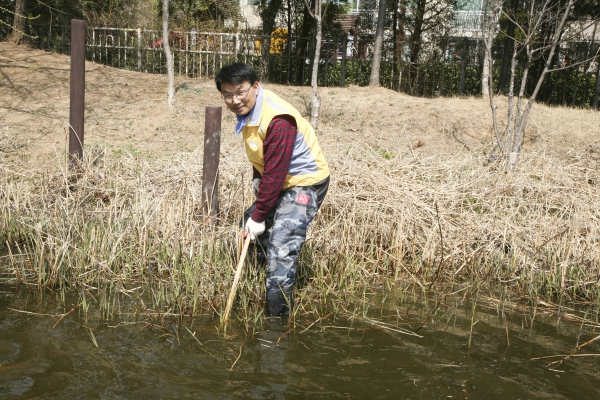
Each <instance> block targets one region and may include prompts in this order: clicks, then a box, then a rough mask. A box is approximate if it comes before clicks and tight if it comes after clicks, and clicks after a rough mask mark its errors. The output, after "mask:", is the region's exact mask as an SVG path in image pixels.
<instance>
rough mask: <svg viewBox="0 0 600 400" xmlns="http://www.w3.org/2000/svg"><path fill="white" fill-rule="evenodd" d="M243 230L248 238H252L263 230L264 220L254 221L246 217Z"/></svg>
mask: <svg viewBox="0 0 600 400" xmlns="http://www.w3.org/2000/svg"><path fill="white" fill-rule="evenodd" d="M244 230H245V232H246V234H248V235H250V240H254V239H256V237H257V236H258V235H260V234H261V233H263V232H264V231H265V222H264V221H263V222H256V221H254V220H253V219H252V218H248V221H247V222H246V227H245V228H244Z"/></svg>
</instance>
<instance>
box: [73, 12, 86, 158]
mask: <svg viewBox="0 0 600 400" xmlns="http://www.w3.org/2000/svg"><path fill="white" fill-rule="evenodd" d="M84 110H85V21H82V20H77V19H72V20H71V105H70V117H69V124H70V126H69V167H70V168H73V167H76V166H77V165H78V163H79V162H81V160H82V159H83V114H84Z"/></svg>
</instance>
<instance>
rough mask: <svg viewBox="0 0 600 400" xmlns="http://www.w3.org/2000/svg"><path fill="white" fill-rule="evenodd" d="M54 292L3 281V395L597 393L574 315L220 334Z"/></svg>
mask: <svg viewBox="0 0 600 400" xmlns="http://www.w3.org/2000/svg"><path fill="white" fill-rule="evenodd" d="M55 297H56V296H55V295H53V294H50V293H48V292H45V293H42V294H40V292H38V291H37V290H35V289H34V290H25V289H24V288H22V287H20V288H17V287H15V286H12V285H8V284H2V285H0V397H1V398H3V399H12V398H14V399H17V398H53V399H54V398H57V399H77V398H101V399H147V398H157V399H179V398H194V399H305V398H310V399H338V398H339V399H467V398H468V399H534V398H539V399H596V398H600V374H599V372H600V357H597V356H595V355H597V354H600V346H599V343H600V340H598V341H593V342H591V343H589V344H586V342H589V341H590V340H593V339H594V338H596V337H597V336H598V335H600V333H598V332H597V328H595V326H596V323H594V322H592V321H589V320H587V321H586V322H582V321H569V320H568V318H566V317H565V316H568V315H572V316H574V315H576V314H577V315H584V314H585V313H584V312H582V313H581V314H578V312H577V311H574V310H572V311H570V313H571V314H569V313H568V312H566V311H563V314H562V317H561V318H559V317H558V314H556V313H555V312H551V311H549V309H548V310H546V312H542V310H541V309H539V310H536V315H535V316H534V315H533V314H532V313H531V312H524V311H519V310H525V309H524V308H522V309H521V308H514V307H513V308H512V309H511V310H510V311H505V312H504V313H503V312H502V308H503V307H501V306H498V304H497V303H496V304H494V303H493V302H491V301H488V302H487V303H486V302H483V301H482V300H480V301H479V304H478V305H477V307H474V306H473V304H472V303H465V302H464V300H462V299H461V298H460V297H457V298H456V299H452V298H446V299H445V301H444V303H443V304H441V305H440V304H436V305H438V307H437V308H434V307H432V306H431V304H430V303H429V302H428V303H427V304H429V305H428V306H427V307H423V306H422V305H419V303H420V302H421V303H422V300H418V299H416V300H415V301H412V302H406V301H405V302H404V303H403V304H398V303H396V304H391V303H392V302H391V301H388V302H383V303H382V304H383V306H382V305H381V304H380V305H379V307H377V310H375V307H371V308H370V309H369V311H368V313H366V314H365V313H364V312H363V311H364V309H363V311H361V313H356V314H350V313H342V312H338V313H337V314H335V315H334V314H333V313H332V314H324V315H322V316H321V318H322V319H320V320H318V319H316V318H314V317H311V318H308V317H306V320H303V319H301V318H299V319H297V320H296V321H295V322H296V324H295V328H294V329H290V328H289V327H288V325H287V324H285V323H282V322H281V321H275V320H271V321H265V322H264V324H263V325H262V326H261V325H260V324H259V326H258V327H257V328H256V332H252V331H249V332H246V330H245V327H244V326H242V325H238V324H236V322H235V320H233V321H232V323H231V325H230V326H229V327H228V328H227V334H226V335H223V331H222V330H221V331H219V329H218V327H219V320H218V317H213V316H212V315H204V316H199V317H196V318H195V319H194V320H191V319H189V318H187V319H186V318H184V319H183V320H179V319H177V318H174V317H171V318H161V316H159V315H158V314H157V313H153V312H150V311H148V312H147V313H145V312H138V313H137V314H136V313H134V312H132V313H131V314H125V313H124V314H123V315H121V316H120V317H119V318H118V319H115V320H106V319H101V318H97V317H96V318H95V319H94V318H92V316H93V314H94V313H93V312H91V311H90V312H89V313H88V314H87V318H86V316H85V315H83V313H81V312H80V309H81V307H75V306H76V302H77V300H76V298H75V297H74V298H73V299H67V301H66V305H63V303H62V302H59V301H57V299H56V298H55ZM134 303H136V302H134V301H133V300H132V305H133V304H134ZM440 303H441V302H440ZM136 304H137V303H136ZM74 307H75V308H74ZM540 308H541V307H540ZM132 309H133V307H132ZM137 309H138V310H139V307H137ZM390 310H393V311H390ZM69 311H71V312H70V313H69ZM66 313H68V315H66V316H64V314H66ZM587 315H589V314H587ZM163 317H164V316H163ZM233 317H235V315H234V316H233ZM233 319H234V318H233ZM559 319H560V321H559ZM532 322H533V324H532ZM174 324H177V325H174ZM421 325H422V327H421V328H420V329H419V330H418V332H417V333H416V334H415V333H414V331H415V330H417V328H419V326H421ZM582 345H584V346H582ZM577 346H582V347H581V349H580V350H579V351H578V352H577V353H576V354H577V355H578V356H577V357H570V358H567V359H565V358H564V357H562V358H561V357H556V356H557V355H568V354H571V353H573V351H574V349H575V348H576V347H577ZM586 354H587V355H586ZM594 354H595V355H594ZM540 357H544V358H541V359H540Z"/></svg>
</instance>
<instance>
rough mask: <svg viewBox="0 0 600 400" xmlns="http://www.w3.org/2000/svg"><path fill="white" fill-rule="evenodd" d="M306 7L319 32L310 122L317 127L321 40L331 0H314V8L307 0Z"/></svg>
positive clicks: (313, 69) (312, 82)
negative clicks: (324, 20)
mask: <svg viewBox="0 0 600 400" xmlns="http://www.w3.org/2000/svg"><path fill="white" fill-rule="evenodd" d="M304 1H305V2H306V7H307V8H308V12H309V13H310V16H311V17H313V19H314V20H315V24H316V28H317V32H316V38H315V57H314V59H313V68H312V77H311V80H310V84H311V86H312V99H311V106H310V124H311V125H312V126H313V128H315V130H316V129H317V127H318V125H319V107H321V99H320V98H319V96H318V95H317V83H318V81H317V77H318V75H319V61H320V59H321V41H322V35H323V19H324V18H325V15H326V14H327V7H328V6H329V1H330V0H325V1H323V0H314V6H315V8H314V9H311V8H310V4H308V1H307V0H304Z"/></svg>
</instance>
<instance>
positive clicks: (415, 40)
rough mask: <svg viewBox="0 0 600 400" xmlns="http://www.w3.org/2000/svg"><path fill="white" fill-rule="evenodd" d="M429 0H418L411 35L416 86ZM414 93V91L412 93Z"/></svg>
mask: <svg viewBox="0 0 600 400" xmlns="http://www.w3.org/2000/svg"><path fill="white" fill-rule="evenodd" d="M426 4H427V1H426V0H418V1H417V8H416V10H415V11H414V13H415V14H414V29H413V34H412V36H411V40H410V41H411V43H410V67H409V72H410V74H409V75H410V84H411V86H414V85H415V84H416V82H415V80H416V77H417V70H418V68H419V66H418V65H417V63H418V61H419V55H420V54H421V36H422V34H423V23H424V18H425V7H426ZM411 94H413V93H411Z"/></svg>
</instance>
